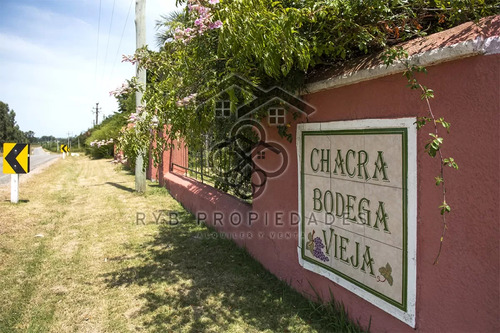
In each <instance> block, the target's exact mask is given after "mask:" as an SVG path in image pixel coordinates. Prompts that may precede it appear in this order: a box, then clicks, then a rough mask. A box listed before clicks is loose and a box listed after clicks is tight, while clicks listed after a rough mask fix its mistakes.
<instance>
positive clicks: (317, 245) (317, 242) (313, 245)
mask: <svg viewBox="0 0 500 333" xmlns="http://www.w3.org/2000/svg"><path fill="white" fill-rule="evenodd" d="M307 238H308V239H309V241H308V242H307V245H306V247H307V249H308V250H309V251H311V253H312V255H313V256H314V257H316V258H318V259H319V260H321V261H323V262H326V261H329V260H330V259H328V257H327V256H326V255H325V254H324V253H323V249H324V248H325V245H324V244H323V241H322V240H321V238H319V237H314V230H313V232H312V233H309V234H308V235H307Z"/></svg>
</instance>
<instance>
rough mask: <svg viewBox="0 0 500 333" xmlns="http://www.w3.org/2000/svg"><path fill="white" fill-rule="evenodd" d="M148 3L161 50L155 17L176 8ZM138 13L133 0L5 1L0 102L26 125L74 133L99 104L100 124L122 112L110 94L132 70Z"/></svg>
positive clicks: (0, 6)
mask: <svg viewBox="0 0 500 333" xmlns="http://www.w3.org/2000/svg"><path fill="white" fill-rule="evenodd" d="M145 1H146V43H147V44H148V47H149V48H150V49H153V50H157V49H158V47H157V43H156V38H155V35H156V33H157V31H156V22H157V20H159V19H161V15H166V14H168V13H170V12H172V11H175V10H179V9H177V8H176V7H175V0H145ZM99 9H100V10H99ZM99 16H100V20H99ZM127 16H128V19H127ZM134 19H135V0H0V101H2V102H4V103H7V104H8V105H9V108H10V109H11V110H14V111H15V113H16V120H17V123H18V124H19V127H20V128H21V130H22V131H29V130H31V131H33V132H35V136H37V137H40V136H43V135H53V136H56V137H67V136H68V135H69V136H76V135H78V134H80V133H81V132H84V131H86V130H87V129H88V128H90V127H92V126H93V122H94V121H95V114H94V113H93V109H94V108H95V106H96V103H97V102H98V103H99V109H100V114H99V122H101V120H102V114H104V115H106V116H109V115H112V114H113V113H114V112H115V111H117V109H118V105H117V103H116V99H115V98H114V97H112V96H110V95H109V92H110V91H112V90H114V89H116V88H118V87H119V86H120V85H121V84H122V83H123V82H125V80H126V79H130V78H131V77H132V76H134V75H135V66H134V65H132V64H130V63H128V62H126V63H122V62H121V60H122V55H124V54H126V55H131V54H133V53H134V52H135V45H136V44H135V23H134ZM122 36H123V37H122Z"/></svg>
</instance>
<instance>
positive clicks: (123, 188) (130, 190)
mask: <svg viewBox="0 0 500 333" xmlns="http://www.w3.org/2000/svg"><path fill="white" fill-rule="evenodd" d="M106 184H107V185H111V186H114V187H116V188H117V189H120V190H124V191H127V192H130V193H134V192H135V189H133V188H131V187H127V186H123V185H120V184H118V183H113V182H106Z"/></svg>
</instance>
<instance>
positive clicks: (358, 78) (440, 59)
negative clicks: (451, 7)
mask: <svg viewBox="0 0 500 333" xmlns="http://www.w3.org/2000/svg"><path fill="white" fill-rule="evenodd" d="M401 46H402V47H403V48H404V49H405V50H406V51H407V52H408V54H410V61H411V62H412V63H413V64H416V65H420V66H431V65H436V64H439V63H444V62H447V61H452V60H457V59H461V58H466V57H471V56H477V55H492V54H499V53H500V15H498V16H492V17H487V18H483V19H481V20H480V21H479V22H478V23H474V22H468V23H464V24H462V25H459V26H457V27H454V28H452V29H449V30H445V31H442V32H439V33H436V34H432V35H430V36H427V37H422V38H417V39H415V40H411V41H408V42H405V43H403V44H401ZM380 55H381V53H379V54H376V55H370V56H366V57H362V58H359V59H354V60H352V61H350V62H348V63H347V64H345V65H343V66H341V67H337V68H331V69H328V70H327V71H325V72H324V73H318V72H313V73H312V75H311V76H310V79H309V81H310V83H309V84H307V85H306V88H305V91H304V92H303V94H311V93H315V92H319V91H323V90H327V89H334V88H339V87H342V86H347V85H351V84H355V83H359V82H363V81H368V80H373V79H377V78H380V77H384V76H388V75H392V74H397V73H401V72H403V71H404V70H405V67H404V66H403V64H402V63H400V62H399V63H394V64H393V65H391V66H389V67H386V65H384V64H383V61H382V60H381V58H380ZM311 81H312V82H311Z"/></svg>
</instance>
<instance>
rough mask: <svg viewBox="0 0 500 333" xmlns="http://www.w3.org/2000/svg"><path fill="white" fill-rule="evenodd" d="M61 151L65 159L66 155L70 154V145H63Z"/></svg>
mask: <svg viewBox="0 0 500 333" xmlns="http://www.w3.org/2000/svg"><path fill="white" fill-rule="evenodd" d="M61 153H62V155H63V160H64V158H65V157H66V155H68V156H69V148H68V145H61Z"/></svg>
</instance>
